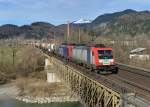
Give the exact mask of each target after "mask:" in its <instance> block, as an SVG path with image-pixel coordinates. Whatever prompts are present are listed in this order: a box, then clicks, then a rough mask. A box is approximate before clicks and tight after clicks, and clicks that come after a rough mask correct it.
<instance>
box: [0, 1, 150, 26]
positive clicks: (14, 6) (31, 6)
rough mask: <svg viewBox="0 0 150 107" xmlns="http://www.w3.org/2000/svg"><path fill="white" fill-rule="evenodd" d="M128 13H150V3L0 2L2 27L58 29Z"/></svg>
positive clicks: (0, 22)
mask: <svg viewBox="0 0 150 107" xmlns="http://www.w3.org/2000/svg"><path fill="white" fill-rule="evenodd" d="M125 9H135V10H140V11H142V10H150V0H0V25H2V24H8V23H9V24H17V25H23V24H30V23H32V22H36V21H45V22H50V23H52V24H55V25H59V24H62V23H66V21H67V20H70V21H74V20H77V19H79V18H81V17H82V18H86V19H94V18H96V17H97V16H99V15H101V14H104V13H112V12H117V11H122V10H125Z"/></svg>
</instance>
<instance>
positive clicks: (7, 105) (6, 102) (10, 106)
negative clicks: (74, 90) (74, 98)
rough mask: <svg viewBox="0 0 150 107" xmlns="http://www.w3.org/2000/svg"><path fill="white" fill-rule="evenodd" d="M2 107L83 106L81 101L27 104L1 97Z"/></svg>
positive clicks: (0, 104) (0, 103) (0, 105)
mask: <svg viewBox="0 0 150 107" xmlns="http://www.w3.org/2000/svg"><path fill="white" fill-rule="evenodd" d="M0 107H83V105H81V104H80V103H79V102H71V103H51V104H27V103H24V102H20V101H17V100H12V99H1V100H0Z"/></svg>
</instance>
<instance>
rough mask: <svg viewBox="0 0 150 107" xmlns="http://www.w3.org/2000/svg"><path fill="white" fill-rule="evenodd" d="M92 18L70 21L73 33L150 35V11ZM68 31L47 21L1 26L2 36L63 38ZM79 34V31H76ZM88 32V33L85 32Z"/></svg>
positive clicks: (0, 32) (128, 11)
mask: <svg viewBox="0 0 150 107" xmlns="http://www.w3.org/2000/svg"><path fill="white" fill-rule="evenodd" d="M90 22H91V21H90V20H85V19H79V20H77V21H74V23H70V29H71V34H72V35H73V32H75V31H78V28H79V27H80V28H81V29H84V31H88V30H89V31H90V32H93V33H92V34H94V35H96V37H98V36H115V37H118V36H126V35H129V36H139V35H146V36H149V35H150V11H135V10H131V9H127V10H124V11H121V12H115V13H109V14H103V15H100V16H98V17H97V18H96V19H95V20H93V21H92V22H91V23H90ZM66 33H67V25H66V24H62V25H58V26H54V25H52V24H50V23H46V22H35V23H32V24H31V25H23V26H16V25H12V24H6V25H2V26H0V38H13V37H24V38H36V39H41V38H54V35H55V37H58V38H63V37H64V35H66ZM76 34H77V33H76ZM85 34H86V33H85Z"/></svg>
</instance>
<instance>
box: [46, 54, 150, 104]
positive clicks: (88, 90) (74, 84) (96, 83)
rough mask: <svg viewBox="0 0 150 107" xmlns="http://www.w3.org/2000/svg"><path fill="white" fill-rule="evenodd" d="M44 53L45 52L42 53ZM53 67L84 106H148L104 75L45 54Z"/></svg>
mask: <svg viewBox="0 0 150 107" xmlns="http://www.w3.org/2000/svg"><path fill="white" fill-rule="evenodd" d="M44 54H45V53H44ZM45 56H46V57H47V58H48V60H49V61H50V63H51V64H52V65H53V67H54V68H55V71H56V74H58V75H60V76H61V78H62V79H63V80H64V81H65V82H66V83H67V85H68V86H69V87H71V89H72V91H74V93H76V94H77V95H78V97H79V99H80V101H81V102H82V104H84V106H85V107H149V104H150V103H149V102H145V100H144V101H143V100H141V99H139V98H137V97H136V96H135V94H134V93H132V92H130V91H128V90H127V89H126V88H125V87H124V86H120V85H118V84H115V81H114V82H113V83H110V81H109V80H107V79H104V78H103V77H105V76H98V77H97V76H95V75H96V74H93V73H89V72H88V73H87V71H85V70H84V69H82V68H80V69H78V67H77V66H75V64H74V66H73V64H70V63H71V62H70V63H69V64H68V63H65V62H64V61H62V59H59V58H57V57H54V56H50V55H48V54H45Z"/></svg>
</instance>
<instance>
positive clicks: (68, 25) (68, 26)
mask: <svg viewBox="0 0 150 107" xmlns="http://www.w3.org/2000/svg"><path fill="white" fill-rule="evenodd" d="M69 36H70V22H69V21H67V42H68V40H69Z"/></svg>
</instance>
